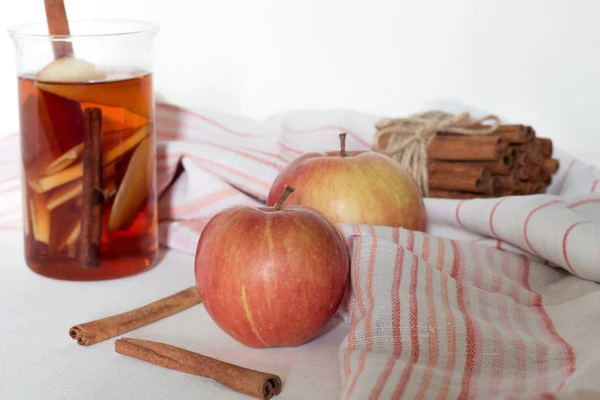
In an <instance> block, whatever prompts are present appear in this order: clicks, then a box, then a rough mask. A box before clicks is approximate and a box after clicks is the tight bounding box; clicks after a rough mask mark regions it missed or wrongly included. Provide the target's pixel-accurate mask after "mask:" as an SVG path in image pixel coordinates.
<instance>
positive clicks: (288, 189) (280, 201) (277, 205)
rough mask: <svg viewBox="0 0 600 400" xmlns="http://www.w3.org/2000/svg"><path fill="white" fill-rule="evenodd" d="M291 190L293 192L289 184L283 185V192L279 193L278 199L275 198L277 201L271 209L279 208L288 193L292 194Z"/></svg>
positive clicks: (276, 209)
mask: <svg viewBox="0 0 600 400" xmlns="http://www.w3.org/2000/svg"><path fill="white" fill-rule="evenodd" d="M293 192H294V188H293V187H291V186H289V185H285V188H284V189H283V193H281V196H280V197H279V200H277V203H276V204H275V206H274V207H273V210H275V211H278V210H280V209H281V207H282V206H283V203H285V201H286V199H287V198H288V196H289V195H290V194H292V193H293Z"/></svg>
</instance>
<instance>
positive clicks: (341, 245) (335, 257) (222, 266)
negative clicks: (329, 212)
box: [195, 187, 350, 348]
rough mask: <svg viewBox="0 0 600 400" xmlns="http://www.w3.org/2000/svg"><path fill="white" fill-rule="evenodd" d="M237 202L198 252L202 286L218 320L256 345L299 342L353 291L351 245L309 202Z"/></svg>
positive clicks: (213, 224) (219, 217)
mask: <svg viewBox="0 0 600 400" xmlns="http://www.w3.org/2000/svg"><path fill="white" fill-rule="evenodd" d="M293 190H294V189H293V188H290V187H286V188H285V189H283V188H282V192H283V194H281V193H280V195H281V197H280V198H279V200H278V202H277V203H276V204H275V205H274V206H273V207H250V206H232V207H229V208H226V209H224V210H222V211H220V212H219V213H217V214H216V215H215V216H214V217H212V218H211V220H210V221H209V222H208V224H207V225H206V227H205V228H204V230H203V231H202V234H201V236H200V238H199V240H198V245H197V248H196V255H195V275H196V286H197V288H198V291H199V294H200V297H201V299H202V302H203V304H204V307H205V308H206V311H207V312H208V314H209V315H210V316H211V318H212V319H213V321H215V323H216V324H217V325H218V326H219V327H220V328H221V329H222V330H223V331H225V332H226V333H228V334H229V335H230V336H232V337H233V338H234V339H236V340H237V341H239V342H241V343H243V344H245V345H246V346H250V347H254V348H264V347H280V346H298V345H301V344H303V343H306V342H307V341H309V340H310V339H312V338H313V337H314V336H316V335H317V334H318V333H319V331H320V330H321V329H322V328H323V327H324V326H325V325H326V324H327V323H328V322H329V320H330V319H331V318H332V317H333V315H334V314H335V312H336V311H337V309H338V307H339V305H340V303H341V301H342V298H343V297H344V294H345V291H346V285H347V282H348V279H349V274H350V261H349V256H348V249H347V247H346V243H345V241H344V238H343V237H342V235H341V234H340V233H339V231H338V230H337V228H336V227H335V226H334V225H333V224H332V223H331V222H330V221H329V220H328V219H327V218H325V217H324V216H322V215H321V214H320V213H318V212H317V211H315V210H312V209H310V208H308V207H302V206H292V207H286V208H285V209H282V208H281V206H282V204H283V202H284V201H285V199H286V197H288V195H289V194H290V193H292V192H293Z"/></svg>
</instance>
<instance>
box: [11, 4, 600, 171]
mask: <svg viewBox="0 0 600 400" xmlns="http://www.w3.org/2000/svg"><path fill="white" fill-rule="evenodd" d="M65 3H66V6H67V10H68V14H69V17H70V18H72V19H79V18H90V17H103V18H109V17H115V18H129V19H145V20H153V21H155V22H158V23H159V24H160V25H161V26H162V30H161V32H160V34H159V36H158V37H157V40H156V56H157V57H156V64H155V67H156V68H155V72H156V79H157V90H158V92H159V93H160V95H161V96H162V97H163V98H164V99H166V100H168V101H170V102H173V103H176V104H178V105H182V106H185V107H188V108H191V109H197V110H198V109H212V110H217V111H225V112H229V113H235V114H240V115H245V116H248V117H252V118H262V117H265V116H268V115H270V114H274V113H279V112H283V111H286V110H290V109H300V108H302V109H352V110H357V111H364V112H367V113H374V114H378V115H381V114H385V115H388V116H403V115H407V114H408V113H412V112H416V111H422V110H424V109H425V108H427V107H431V106H437V105H440V104H452V105H453V109H454V110H458V109H460V108H461V107H463V106H465V107H466V106H468V107H474V108H477V109H482V110H485V111H489V112H494V113H496V114H497V115H499V116H500V117H504V118H508V119H510V120H512V121H517V122H523V123H527V124H531V125H532V126H534V128H535V129H536V130H537V132H538V134H539V135H542V136H548V137H551V138H552V139H553V140H554V141H555V144H556V146H557V147H560V148H561V149H563V150H565V151H567V152H569V153H571V154H573V155H575V156H577V157H579V158H580V159H582V160H584V161H587V162H592V163H595V164H600V119H598V118H597V115H598V112H599V110H598V106H599V105H600V73H599V71H600V23H598V18H599V16H600V1H596V0H571V1H565V0H526V1H525V0H502V1H500V0H495V1H492V0H486V1H482V0H453V1H447V0H428V1H417V0H413V1H400V0H369V1H367V0H296V1H292V0H219V1H214V0H210V1H208V0H188V1H186V0H162V1H159V0H102V1H96V0H65ZM43 20H44V7H43V1H42V0H19V1H11V2H9V1H2V5H0V30H1V31H2V34H0V109H1V110H2V114H1V120H0V132H7V131H15V130H16V129H17V126H18V125H17V107H16V104H17V103H16V81H15V78H14V75H15V71H14V56H13V54H14V52H13V46H12V43H11V41H10V39H9V38H8V36H7V35H6V34H5V33H4V32H5V31H6V28H7V27H8V26H10V25H13V24H20V23H25V22H38V21H43Z"/></svg>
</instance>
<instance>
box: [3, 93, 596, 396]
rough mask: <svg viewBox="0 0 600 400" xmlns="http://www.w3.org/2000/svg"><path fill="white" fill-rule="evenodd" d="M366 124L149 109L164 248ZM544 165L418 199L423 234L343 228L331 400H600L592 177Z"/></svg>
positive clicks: (182, 246) (16, 192)
mask: <svg viewBox="0 0 600 400" xmlns="http://www.w3.org/2000/svg"><path fill="white" fill-rule="evenodd" d="M375 121H376V118H375V117H373V116H369V115H364V114H360V113H351V112H290V113H286V114H283V115H279V116H275V117H272V118H269V119H266V120H263V121H250V120H247V119H244V118H240V117H235V116H229V115H215V114H212V115H209V114H206V113H203V114H198V113H193V112H190V111H186V110H183V109H180V108H178V107H175V106H172V105H168V104H158V105H157V132H158V137H159V139H160V142H159V143H160V144H159V149H158V150H159V151H158V154H159V156H158V157H159V162H158V172H159V174H158V185H159V192H160V194H161V196H160V201H159V215H160V238H161V243H162V244H163V245H164V246H167V247H169V248H171V249H175V250H179V251H183V252H187V253H190V254H192V253H193V252H194V251H195V246H196V243H197V240H198V236H199V234H200V233H201V232H202V229H203V227H204V226H205V224H206V222H207V221H208V219H209V218H210V217H211V216H212V215H213V214H214V213H215V212H217V211H219V210H221V209H223V208H224V207H227V206H229V205H233V204H248V205H258V204H261V203H263V202H264V201H265V199H266V196H267V193H268V190H269V187H270V184H271V182H272V181H273V180H274V179H275V177H276V175H277V173H278V172H279V171H280V170H281V169H282V168H284V166H285V165H286V164H287V163H288V162H289V161H291V160H292V159H294V158H295V157H297V156H298V155H300V154H302V153H304V152H307V151H320V150H329V149H335V148H337V146H338V137H337V134H338V133H339V132H341V131H344V132H347V133H348V137H347V148H348V150H365V149H369V148H370V143H371V137H372V135H373V132H374V131H373V129H374V128H373V126H374V123H375ZM0 144H2V145H3V149H2V150H0V153H2V154H1V156H0V195H1V196H2V197H1V198H2V201H1V202H0V227H5V228H17V229H19V228H20V217H21V212H20V186H19V184H20V182H19V176H18V175H16V174H15V167H14V166H15V165H18V164H17V162H18V139H17V136H16V135H14V134H13V135H9V136H5V137H3V138H0ZM555 157H557V158H559V160H560V163H561V168H560V170H559V172H558V174H557V175H556V176H555V179H554V181H553V183H552V185H551V186H550V187H549V189H548V193H547V194H544V195H535V196H519V197H508V198H501V199H478V200H467V201H457V200H445V199H426V201H425V203H426V208H427V212H428V218H429V226H428V232H427V233H419V232H412V231H407V230H404V229H395V228H390V227H381V226H355V225H340V228H341V230H342V232H344V234H345V235H346V239H347V243H348V246H349V249H350V251H351V257H352V258H351V259H352V265H351V268H352V274H351V287H350V288H349V291H348V296H347V297H346V299H345V300H344V303H343V305H342V307H341V308H340V311H339V316H340V317H341V318H343V319H344V320H345V321H346V322H347V323H349V324H350V331H349V334H348V335H347V337H346V338H345V340H344V341H343V343H341V344H340V349H339V366H340V379H341V382H342V391H341V393H340V398H341V399H392V398H405V399H413V398H414V399H440V400H442V399H552V398H556V399H595V398H600V384H599V383H598V382H600V372H599V371H600V347H599V346H598V345H597V341H596V337H597V332H598V330H599V329H600V285H599V284H598V283H597V282H600V183H599V182H600V171H599V170H598V169H596V168H594V167H592V166H589V165H585V164H584V163H582V162H580V161H578V160H576V159H573V158H571V157H569V156H568V155H566V154H563V153H561V152H560V151H556V152H555ZM178 168H182V169H183V172H182V173H181V174H180V175H178V177H177V179H176V180H173V177H174V176H175V171H176V170H177V169H178Z"/></svg>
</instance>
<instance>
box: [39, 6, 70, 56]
mask: <svg viewBox="0 0 600 400" xmlns="http://www.w3.org/2000/svg"><path fill="white" fill-rule="evenodd" d="M44 6H45V8H46V19H47V20H48V33H50V35H59V36H65V35H66V36H68V35H70V34H71V33H70V31H69V21H68V19H67V11H66V9H65V3H64V1H63V0H44ZM52 48H53V50H54V58H57V59H58V58H63V57H70V56H72V55H73V46H72V44H71V42H66V41H53V42H52Z"/></svg>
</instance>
